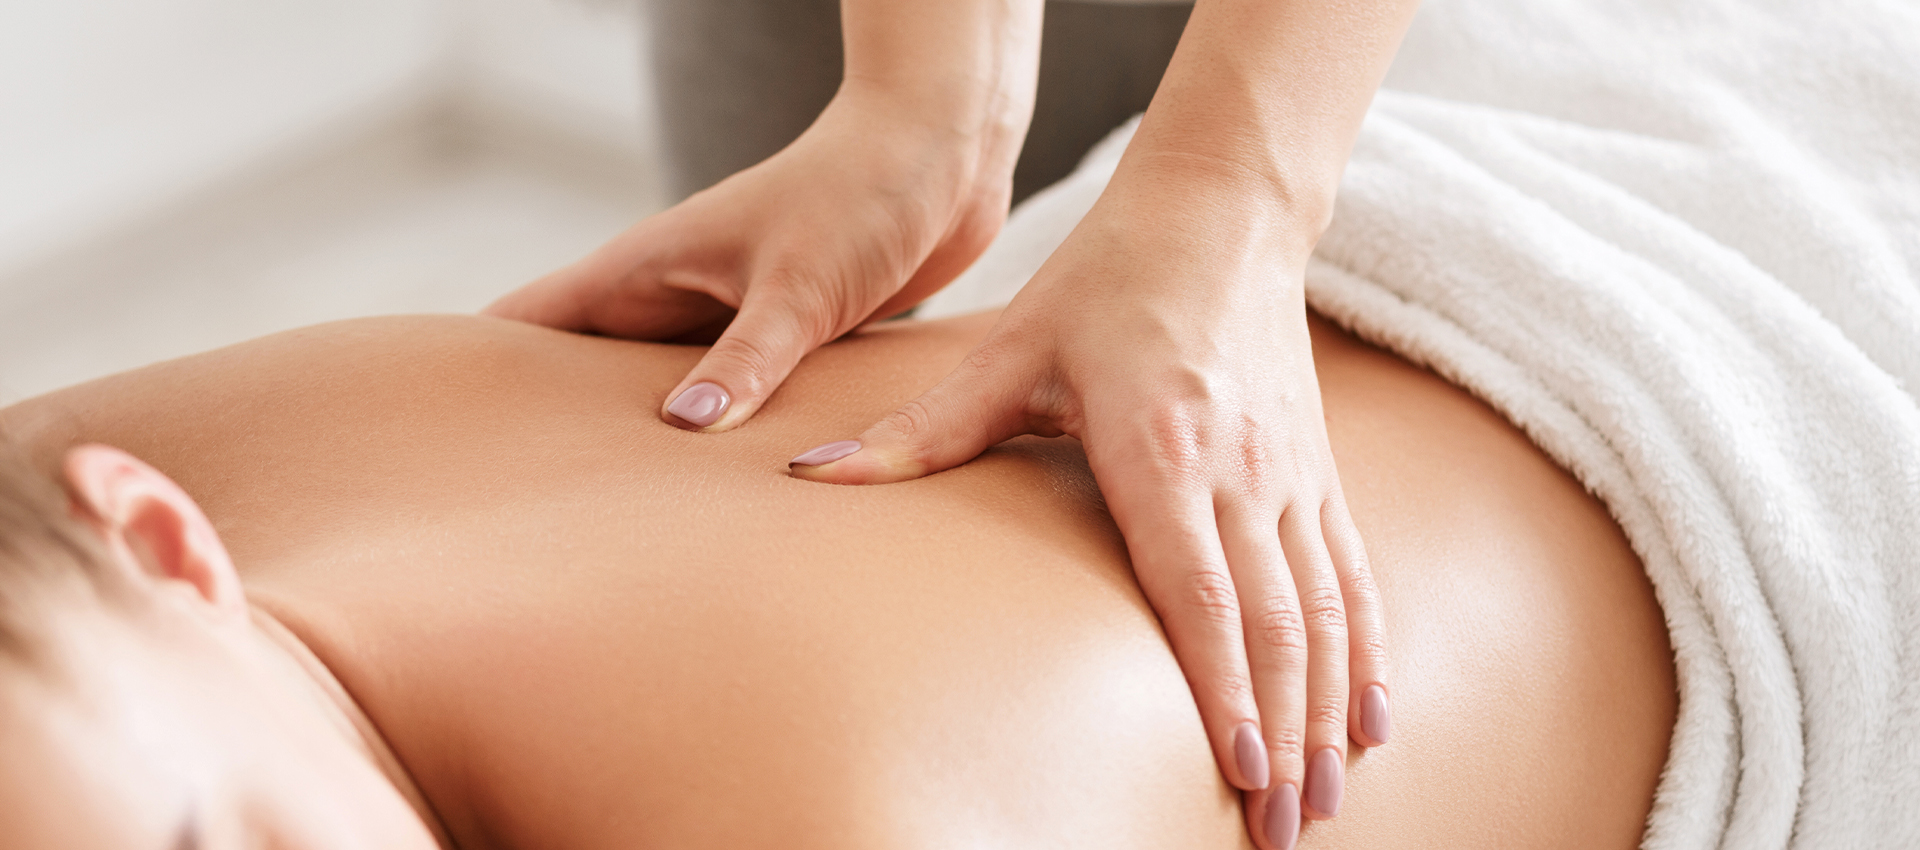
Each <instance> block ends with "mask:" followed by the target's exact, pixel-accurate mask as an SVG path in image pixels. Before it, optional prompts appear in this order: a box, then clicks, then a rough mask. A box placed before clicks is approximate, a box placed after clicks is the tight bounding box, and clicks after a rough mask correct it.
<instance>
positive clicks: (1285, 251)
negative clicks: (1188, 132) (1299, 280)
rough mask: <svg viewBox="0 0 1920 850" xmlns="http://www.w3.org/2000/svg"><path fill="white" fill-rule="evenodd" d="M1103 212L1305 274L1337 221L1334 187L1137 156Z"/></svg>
mask: <svg viewBox="0 0 1920 850" xmlns="http://www.w3.org/2000/svg"><path fill="white" fill-rule="evenodd" d="M1096 210H1099V211H1100V212H1101V213H1102V214H1103V215H1115V216H1119V217H1122V218H1123V219H1132V220H1133V221H1136V222H1138V224H1137V225H1136V226H1137V227H1141V228H1154V229H1156V230H1162V231H1164V230H1178V231H1184V232H1185V233H1187V234H1188V236H1189V238H1191V239H1195V240H1202V241H1204V242H1205V243H1206V244H1207V245H1209V246H1210V248H1211V249H1212V250H1223V251H1232V252H1235V253H1238V254H1240V255H1242V256H1244V257H1246V258H1248V259H1249V260H1251V261H1255V262H1259V263H1262V264H1268V265H1272V266H1274V267H1278V268H1285V269H1287V270H1289V271H1290V272H1302V271H1304V270H1305V269H1306V264H1307V258H1308V257H1309V256H1311V255H1312V254H1313V248H1314V245H1315V244H1317V243H1318V242H1319V240H1320V236H1321V234H1322V233H1324V232H1325V231H1326V228H1327V223H1328V220H1329V219H1330V218H1331V216H1332V212H1333V187H1332V186H1330V185H1327V186H1322V185H1321V184H1319V183H1316V182H1312V181H1290V180H1287V179H1284V178H1282V177H1278V176H1276V175H1274V174H1272V173H1271V172H1269V171H1266V170H1263V169H1260V168H1257V167H1252V166H1249V165H1247V164H1245V163H1242V162H1238V161H1236V160H1235V159H1233V158H1231V157H1223V156H1215V155H1210V154H1200V153H1191V152H1184V151H1168V150H1151V149H1149V150H1145V151H1140V150H1135V149H1131V148H1130V149H1129V150H1128V151H1127V154H1126V156H1125V157H1124V158H1123V159H1122V160H1121V162H1120V166H1119V168H1117V169H1116V170H1115V171H1114V175H1113V179H1112V180H1111V181H1110V182H1109V183H1108V189H1107V192H1106V193H1105V194H1103V195H1102V196H1101V198H1100V201H1099V204H1098V206H1096Z"/></svg>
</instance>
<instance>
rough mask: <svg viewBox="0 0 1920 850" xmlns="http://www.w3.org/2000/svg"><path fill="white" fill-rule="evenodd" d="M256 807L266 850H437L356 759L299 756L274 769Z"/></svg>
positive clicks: (395, 796)
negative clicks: (264, 797)
mask: <svg viewBox="0 0 1920 850" xmlns="http://www.w3.org/2000/svg"><path fill="white" fill-rule="evenodd" d="M274 773H275V774H276V775H275V776H274V777H273V779H272V781H271V782H270V783H264V784H267V785H268V786H269V787H270V788H271V799H270V800H265V801H263V805H261V806H259V807H258V810H259V811H260V813H261V814H262V815H263V816H264V817H262V819H261V820H262V821H264V822H263V823H262V824H261V826H262V827H263V829H262V831H263V832H266V833H268V834H270V835H271V836H272V837H273V839H274V840H273V841H270V842H269V844H268V846H273V847H286V848H297V850H349V848H363V847H377V848H381V850H389V848H391V850H415V848H418V850H437V847H438V845H437V844H436V843H435V842H434V840H433V836H432V833H430V832H429V831H428V830H427V827H426V825H425V824H424V823H423V822H422V821H421V819H420V817H419V816H418V815H416V814H415V812H414V810H413V807H412V806H410V805H408V804H407V802H406V799H405V798H403V797H402V796H401V795H400V792H398V791H396V790H395V789H394V787H393V784H392V783H391V782H389V781H388V780H387V778H386V777H385V776H383V775H382V774H381V773H380V772H379V770H377V769H376V768H374V767H373V765H372V764H371V763H369V762H367V761H366V760H365V759H364V758H362V757H360V756H359V755H358V754H353V753H330V754H326V755H318V754H305V756H304V757H300V758H295V757H289V758H288V760H287V761H286V762H285V763H284V764H282V765H279V766H277V767H276V768H275V769H274Z"/></svg>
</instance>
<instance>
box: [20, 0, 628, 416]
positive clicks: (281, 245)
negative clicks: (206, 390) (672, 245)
mask: <svg viewBox="0 0 1920 850" xmlns="http://www.w3.org/2000/svg"><path fill="white" fill-rule="evenodd" d="M638 11H639V2H638V0H324V2H323V0H304V2H300V1H298V0H60V2H33V1H32V0H5V2H0V405H3V404H8V403H11V402H14V401H18V400H20V399H22V398H25V397H27V396H30V395H35V394H38V393H41V392H44V391H46V390H49V389H53V388H56V387H60V386H64V385H66V384H70V383H74V382H76V381H81V380H85V379H88V378H92V377H96V376H99V375H103V374H107V373H110V372H115V371H119V370H122V369H127V368H131V367H134V366H138V365H142V364H145V363H149V362H153V361H156V360H162V359H166V358H170V357H175V356H179V355H182V354H188V353H192V352H195V351H201V350H205V349H207V348H212V347H215V346H220V345H225V344H228V343H232V342H238V341H240V340H243V339H247V338H250V337H254V336H259V335H261V334H264V333H270V332H273V331H276V330H282V329H285V328H291V327H297V326H300V325H306V324H312V323H314V322H319V321H326V320H330V319H337V318H346V317H350V316H359V315H369V314H379V313H395V312H449V311H452V312H468V311H473V310H477V309H479V308H480V307H482V306H484V305H485V304H486V303H487V302H489V301H491V300H492V299H493V298H495V297H497V296H498V295H500V294H502V293H504V292H506V291H507V290H509V289H511V288H513V287H514V286H516V285H517V284H519V283H522V282H524V281H526V280H528V279H530V278H532V277H535V276H537V275H539V274H540V273H542V272H545V271H547V270H549V269H551V268H553V267H555V266H557V265H559V264H561V263H563V262H566V261H568V260H570V259H573V258H574V257H577V256H578V255H580V254H582V253H584V252H585V251H587V250H589V249H591V248H592V247H594V246H595V245H598V244H599V243H600V242H602V241H604V240H605V239H607V238H608V237H610V236H612V235H613V234H615V233H617V232H619V231H620V230H621V229H623V228H625V227H626V226H627V225H629V224H631V223H633V222H634V221H636V220H638V219H639V218H640V217H641V216H643V215H646V214H647V213H649V212H652V211H654V210H656V209H658V208H659V207H660V205H661V201H662V198H663V194H662V190H661V187H660V186H659V185H658V184H659V180H658V178H657V173H658V169H657V167H656V161H657V155H656V152H657V150H658V141H657V139H656V138H655V134H654V129H655V128H654V125H655V123H656V122H655V121H654V120H653V118H652V107H651V101H650V88H651V87H650V85H649V83H648V81H647V79H646V73H647V72H646V62H645V61H644V57H643V56H642V55H641V51H642V49H643V46H644V45H645V44H646V38H645V33H644V32H643V23H642V21H641V19H640V16H639V14H638Z"/></svg>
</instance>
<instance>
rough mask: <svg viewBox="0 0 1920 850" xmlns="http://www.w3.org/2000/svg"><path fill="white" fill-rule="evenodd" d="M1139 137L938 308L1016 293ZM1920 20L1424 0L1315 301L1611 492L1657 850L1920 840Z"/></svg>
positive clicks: (1767, 9) (1088, 170) (1801, 6)
mask: <svg viewBox="0 0 1920 850" xmlns="http://www.w3.org/2000/svg"><path fill="white" fill-rule="evenodd" d="M1131 129H1132V128H1131V126H1129V127H1123V128H1122V129H1121V130H1120V131H1117V132H1116V134H1115V136H1114V137H1112V138H1110V139H1109V140H1108V141H1107V142H1103V143H1102V144H1101V146H1099V147H1098V148H1096V149H1095V150H1094V151H1093V152H1092V153H1091V154H1089V156H1088V159H1087V161H1086V162H1085V163H1084V165H1083V166H1082V168H1081V169H1080V171H1079V172H1077V173H1076V174H1075V175H1073V176H1072V177H1069V178H1068V179H1067V180H1065V181H1062V182H1061V183H1060V184H1057V185H1056V186H1054V187H1053V188H1051V189H1049V190H1047V191H1046V192H1043V193H1041V194H1040V195H1037V196H1035V198H1034V199H1033V200H1032V201H1030V202H1029V203H1027V204H1026V205H1024V206H1023V207H1022V208H1021V209H1020V210H1018V211H1017V212H1016V213H1015V215H1014V217H1013V219H1012V220H1011V221H1010V222H1009V224H1008V227H1007V229H1006V233H1005V234H1004V236H1003V237H1002V238H1001V239H1000V240H999V241H998V242H996V243H995V245H994V246H993V248H991V249H990V250H989V251H988V254H987V255H986V256H985V257H983V258H982V260H981V262H980V263H979V264H977V265H976V267H975V268H974V269H972V270H970V271H969V272H968V273H967V275H965V276H963V278H962V279H961V280H959V281H956V283H955V285H954V286H953V287H952V288H951V289H950V290H949V291H948V292H944V293H942V294H941V295H940V296H939V297H937V298H936V299H935V300H934V301H932V302H929V304H928V306H927V309H926V315H940V314H944V313H954V312H960V311H962V310H967V309H977V308H981V307H986V306H991V305H993V304H995V303H1003V302H1004V301H1005V300H1006V299H1007V298H1008V297H1010V296H1011V295H1012V294H1013V291H1014V290H1017V289H1018V287H1019V286H1020V285H1021V284H1022V283H1023V282H1024V281H1025V280H1026V279H1027V278H1028V277H1029V276H1030V275H1031V274H1032V272H1033V271H1034V270H1035V269H1037V268H1038V267H1039V264H1040V262H1041V261H1042V260H1044V259H1045V257H1046V256H1047V254H1048V253H1050V252H1051V250H1052V249H1053V247H1054V246H1056V245H1058V244H1059V242H1060V241H1061V240H1062V239H1064V238H1065V237H1066V234H1067V232H1068V231H1069V230H1071V228H1072V226H1073V224H1074V223H1075V222H1077V221H1078V220H1079V218H1080V216H1081V215H1083V214H1084V213H1085V211H1086V210H1087V209H1089V208H1090V207H1091V206H1092V205H1093V203H1094V201H1095V199H1096V198H1097V197H1098V195H1099V193H1100V191H1101V189H1102V187H1104V185H1105V183H1106V180H1107V178H1108V177H1109V176H1110V175H1111V174H1112V172H1113V168H1114V165H1115V162H1116V161H1117V159H1118V157H1119V155H1120V153H1121V151H1122V150H1123V149H1124V147H1125V144H1126V140H1127V138H1128V136H1129V135H1130V133H1131ZM1916 271H1920V4H1914V3H1912V2H1906V1H1905V0H1901V2H1890V0H1840V2H1823V3H1807V2H1800V1H1799V0H1744V2H1732V1H1731V0H1721V1H1720V2H1715V1H1714V0H1696V1H1695V2H1686V3H1675V2H1671V1H1670V0H1591V1H1590V2H1582V1H1581V0H1574V2H1554V3H1539V2H1532V0H1432V2H1429V3H1427V4H1426V6H1425V7H1424V8H1423V9H1422V10H1421V12H1420V13H1419V14H1418V16H1417V17H1416V19H1415V22H1414V25H1413V28H1412V30H1411V32H1410V33H1409V35H1408V37H1407V40H1406V43H1405V45H1404V47H1403V48H1402V50H1401V53H1400V55H1399V57H1398V59H1397V61H1396V63H1395V65H1394V67H1393V70H1392V72H1391V73H1390V75H1389V76H1388V80H1387V84H1386V87H1385V88H1384V89H1383V90H1382V91H1381V93H1380V94H1379V96H1378V97H1377V98H1376V100H1375V102H1374V105H1373V108H1372V111H1371V112H1370V113H1369V115H1368V117H1367V120H1366V123H1365V125H1364V128H1363V130H1362V132H1361V134H1360V137H1359V141H1358V143H1357V145H1356V147H1355V149H1354V154H1353V159H1352V161H1351V163H1350V164H1349V166H1348V168H1347V172H1346V176H1345V180H1344V181H1343V183H1342V185H1341V189H1340V195H1339V201H1338V204H1337V208H1336V212H1335V215H1334V218H1333V223H1332V226H1331V228H1330V230H1329V231H1328V232H1327V234H1326V235H1325V237H1324V238H1323V239H1322V240H1321V242H1320V244H1319V248H1318V251H1317V253H1316V255H1315V258H1314V260H1313V262H1312V263H1311V265H1310V267H1309V269H1308V271H1307V299H1308V301H1309V303H1311V304H1312V305H1313V307H1314V308H1315V309H1317V310H1319V311H1320V312H1322V313H1324V314H1326V315H1328V316H1330V317H1332V318H1333V319H1335V320H1336V321H1338V322H1340V323H1342V324H1343V325H1345V326H1347V327H1348V328H1350V329H1352V330H1353V331H1354V332H1356V333H1357V334H1359V335H1360V336H1361V337H1363V338H1365V339H1368V340H1370V341H1372V342H1374V343H1376V344H1378V345H1382V346H1384V347H1387V348H1390V349H1392V350H1393V351H1395V352H1397V353H1398V354H1400V355H1401V356H1403V357H1406V358H1407V359H1409V360H1412V361H1414V362H1416V363H1420V364H1423V365H1425V366H1427V367H1429V368H1431V369H1433V370H1434V371H1436V372H1437V373H1439V374H1441V375H1443V376H1445V377H1446V378H1447V379H1448V380H1450V381H1453V382H1454V383H1456V384H1458V385H1460V386H1462V387H1464V388H1466V389H1468V390H1470V391H1472V392H1473V393H1475V394H1477V395H1479V396H1480V397H1481V398H1484V399H1485V400H1487V401H1488V402H1489V403H1490V404H1492V405H1493V406H1494V407H1496V408H1497V409H1499V410H1500V411H1501V412H1502V413H1503V414H1504V415H1505V416H1507V417H1508V418H1509V419H1511V420H1512V421H1513V422H1514V423H1515V424H1517V425H1518V426H1520V427H1521V428H1523V429H1525V431H1526V432H1527V433H1528V434H1529V435H1530V436H1531V437H1532V438H1533V440H1534V441H1535V442H1537V443H1538V444H1539V445H1540V446H1541V447H1542V448H1543V449H1545V450H1546V451H1547V452H1548V453H1549V454H1551V455H1552V456H1553V457H1554V458H1555V459H1557V460H1558V461H1559V462H1560V463H1561V464H1563V465H1564V466H1566V468H1567V469H1569V470H1571V471H1572V472H1573V473H1574V474H1575V475H1576V476H1578V477H1579V478H1580V480H1581V481H1582V482H1583V483H1584V484H1585V485H1586V486H1587V487H1588V488H1589V489H1590V490H1592V491H1593V492H1594V493H1595V494H1597V495H1598V496H1599V497H1600V498H1601V499H1602V500H1604V501H1605V503H1606V504H1607V506H1608V508H1609V509H1610V510H1611V511H1612V513H1613V516H1614V518H1615V519H1617V520H1618V521H1619V523H1620V525H1621V527H1622V528H1624V529H1625V530H1626V533H1627V535H1628V537H1629V538H1630V539H1631V540H1632V542H1633V545H1634V548H1635V549H1636V550H1637V552H1638V553H1639V555H1640V558H1641V560H1642V561H1644V562H1645V564H1646V569H1647V573H1648V575H1649V576H1650V577H1651V579H1652V581H1653V584H1654V587H1655V589H1656V590H1657V592H1658V594H1659V598H1660V602H1661V604H1662V605H1663V606H1664V608H1665V610H1666V616H1667V622H1668V625H1669V627H1670V628H1671V632H1672V640H1673V645H1674V651H1675V656H1676V658H1675V663H1676V666H1677V669H1678V672H1679V687H1680V714H1679V718H1678V722H1677V724H1676V726H1675V729H1674V733H1673V741H1672V750H1671V754H1670V757H1669V761H1668V765H1667V768H1666V772H1665V774H1664V776H1663V778H1662V780H1661V783H1660V787H1659V791H1658V793H1657V796H1656V799H1655V805H1654V810H1653V814H1652V817H1651V819H1650V821H1649V823H1648V830H1647V835H1646V840H1645V846H1646V847H1648V848H1654V849H1655V850H1665V849H1666V848H1710V847H1724V848H1740V850H1748V849H1749V848H1754V850H1764V849H1765V848H1788V847H1791V848H1801V850H1815V848H1822V849H1823V850H1824V848H1834V850H1840V849H1841V848H1847V850H1854V848H1889V850H1891V848H1914V847H1920V406H1917V405H1916V400H1915V393H1916V391H1920V280H1916Z"/></svg>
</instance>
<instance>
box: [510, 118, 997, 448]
mask: <svg viewBox="0 0 1920 850" xmlns="http://www.w3.org/2000/svg"><path fill="white" fill-rule="evenodd" d="M990 142H991V140H983V139H979V138H974V137H972V136H971V135H970V134H968V133H966V132H962V131H956V130H955V129H953V128H951V127H949V126H943V124H942V122H941V121H940V119H939V118H938V117H930V118H923V117H922V116H921V115H919V114H917V113H916V112H915V111H914V109H913V108H911V105H910V104H906V105H903V103H902V102H901V99H900V98H898V97H895V96H892V95H890V94H889V93H888V92H885V91H882V90H879V89H878V88H872V87H869V88H862V87H859V86H857V85H849V86H846V87H843V88H842V90H841V92H840V94H839V95H838V96H836V97H835V99H834V101H833V102H832V104H831V105H830V106H828V107H827V109H826V111H825V112H823V113H822V114H821V116H820V118H819V119H817V120H816V121H815V123H814V124H813V125H812V126H811V127H810V128H809V129H808V130H807V131H806V133H805V134H803V135H802V136H801V137H800V138H799V139H798V140H796V141H795V142H794V143H793V144H792V145H790V146H788V147H787V148H786V149H784V150H782V151H781V152H780V153H778V154H775V155H774V156H773V157H771V158H769V159H767V160H766V161H765V162H762V163H760V164H759V165H756V166H754V167H752V168H749V169H747V170H746V171H743V172H740V173H739V174H736V175H734V176H732V177H729V178H728V179H726V180H725V181H722V182H721V183H720V184H718V185H716V186H714V187H712V188H710V189H708V190H706V191H704V192H701V193H699V194H697V195H694V196H693V197H691V198H689V199H687V200H686V201H685V202H683V203H681V204H679V205H678V206H675V207H673V208H672V209H669V210H667V211H665V212H662V213H660V214H659V215H656V216H653V217H651V218H648V219H646V220H644V221H642V222H640V223H639V224H637V225H635V226H634V227H633V228H631V229H630V230H628V231H627V232H626V233H623V234H621V235H620V236H618V237H616V238H615V239H614V240H613V241H611V242H608V243H607V244H606V245H604V246H602V247H601V248H600V249H598V250H596V251H594V252H593V253H592V254H590V255H588V256H587V257H586V258H585V259H582V260H580V261H579V262H577V263H574V264H573V265H571V266H568V267H566V268H563V269H561V270H559V271H557V272H555V273H553V274H550V275H548V276H547V277H545V278H542V279H540V280H537V281H535V282H533V283H531V284H529V285H527V286H525V287H523V288H522V289H520V290H518V291H516V292H513V293H511V294H509V295H507V296H506V297H504V298H502V299H500V300H499V301H498V302H496V303H495V304H493V305H492V306H490V307H488V308H487V310H486V312H488V313H490V314H492V315H496V316H501V317H505V318H511V319H518V320H522V321H527V322H532V323H535V324H540V325H546V326H549V327H555V328H561V329H564V330H575V331H587V332H593V333H599V334H604V335H608V336H616V337H623V338H627V339H643V340H671V339H676V338H682V337H687V336H689V335H697V334H699V333H701V332H708V333H709V334H710V332H711V330H712V329H715V328H717V327H719V326H721V325H723V324H724V325H725V328H726V330H725V332H724V333H722V334H721V335H720V336H719V339H718V341H716V342H715V343H714V345H713V348H712V350H711V351H710V352H709V353H708V354H707V355H706V357H705V358H703V359H702V360H701V361H700V363H699V364H698V365H697V366H695V367H694V368H693V370H692V371H691V372H689V373H688V374H687V376H686V378H685V379H683V380H682V381H681V382H680V385H679V386H678V387H676V388H675V389H674V391H673V392H672V393H670V394H669V395H668V396H667V401H666V403H665V405H664V408H663V410H662V412H661V414H662V416H663V418H665V419H666V420H667V421H669V422H672V423H673V424H676V425H679V426H681V427H686V428H696V429H702V430H712V431H719V430H726V429H729V428H732V427H735V426H737V425H739V424H741V423H743V422H745V421H746V420H747V419H748V418H750V417H752V416H753V414H754V412H755V411H756V410H758V409H759V408H760V405H761V404H762V403H764V402H765V401H766V400H767V397H768V396H769V395H771V394H772V393H773V391H774V390H775V389H776V388H777V387H779V385H780V384H781V382H782V381H784V380H786V378H787V375H788V373H790V372H791V371H792V370H793V367H794V365H795V364H796V363H798V362H799V361H800V358H801V357H803V356H805V355H806V354H807V353H808V352H811V351H812V350H813V349H815V348H817V347H819V346H820V345H821V344H822V343H825V342H827V341H829V340H832V339H833V338H835V337H838V336H840V335H842V334H845V333H846V332H848V331H850V330H853V329H854V328H856V327H858V326H860V325H862V324H864V323H866V322H868V321H871V320H875V319H881V318H885V317H887V316H890V315H893V314H895V313H898V312H900V311H902V310H905V309H906V308H908V307H911V306H913V305H914V304H916V303H918V302H919V301H920V300H921V299H923V298H925V297H926V296H928V295H930V294H932V293H933V292H934V291H935V290H937V289H939V288H940V287H941V286H942V285H945V284H946V283H947V282H948V281H950V280H952V279H953V278H954V276H956V275H958V274H959V273H960V272H961V271H963V270H965V268H966V267H967V265H968V264H970V263H972V262H973V260H974V258H975V257H977V256H979V254H980V252H981V251H982V250H983V249H984V248H985V247H986V245H987V243H988V242H990V241H992V239H993V236H994V234H995V233H997V232H998V231H999V229H1000V225H1001V223H1002V222H1003V221H1005V219H1006V211H1007V200H1008V195H1009V193H1010V192H1011V181H1010V175H1011V169H1012V165H1011V161H1010V157H1006V156H1005V155H1004V154H1003V155H1002V157H1001V158H1003V159H1008V160H1009V161H1007V162H1005V163H1000V162H996V161H993V159H992V157H991V155H990V154H989V155H983V154H982V148H983V146H986V145H988V144H989V143H990ZM1016 149H1017V148H1016ZM708 338H709V339H711V336H709V337H708Z"/></svg>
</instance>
